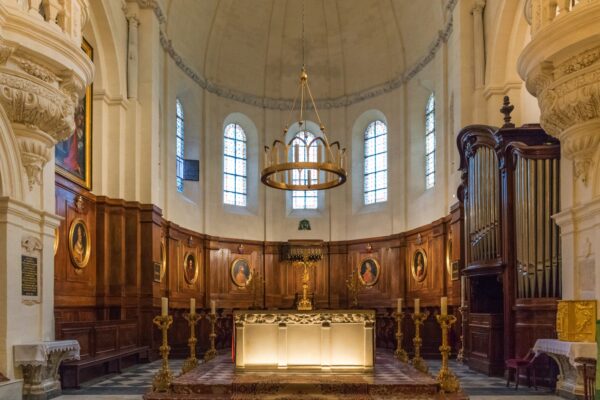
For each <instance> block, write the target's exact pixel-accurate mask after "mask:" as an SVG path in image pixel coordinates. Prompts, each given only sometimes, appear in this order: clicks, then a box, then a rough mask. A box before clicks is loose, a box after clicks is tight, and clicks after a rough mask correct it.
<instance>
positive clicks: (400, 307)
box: [398, 297, 402, 314]
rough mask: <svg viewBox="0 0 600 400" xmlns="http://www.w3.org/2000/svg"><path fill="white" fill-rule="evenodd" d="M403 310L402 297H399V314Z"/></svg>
mask: <svg viewBox="0 0 600 400" xmlns="http://www.w3.org/2000/svg"><path fill="white" fill-rule="evenodd" d="M401 312H402V297H400V298H399V299H398V314H400V313H401Z"/></svg>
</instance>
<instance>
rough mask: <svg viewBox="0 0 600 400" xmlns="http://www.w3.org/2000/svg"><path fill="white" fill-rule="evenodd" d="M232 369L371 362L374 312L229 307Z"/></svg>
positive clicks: (348, 366) (363, 367)
mask: <svg viewBox="0 0 600 400" xmlns="http://www.w3.org/2000/svg"><path fill="white" fill-rule="evenodd" d="M233 318H234V324H235V342H234V343H235V349H234V356H235V367H236V369H237V370H244V369H263V370H288V369H312V370H322V371H329V370H360V371H371V370H372V369H373V365H374V354H375V351H374V346H375V341H374V335H375V330H374V328H375V311H373V310H325V311H302V312H299V311H283V310H276V311H264V310H260V311H235V312H234V314H233Z"/></svg>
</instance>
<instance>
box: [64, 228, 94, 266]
mask: <svg viewBox="0 0 600 400" xmlns="http://www.w3.org/2000/svg"><path fill="white" fill-rule="evenodd" d="M91 250H92V242H91V238H90V232H89V230H88V227H87V225H86V224H85V221H84V220H82V219H81V218H75V219H74V220H73V222H71V227H70V228H69V255H70V256H71V261H73V264H75V267H77V268H79V269H83V268H85V267H86V266H87V264H88V262H89V260H90V253H91Z"/></svg>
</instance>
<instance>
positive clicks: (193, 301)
mask: <svg viewBox="0 0 600 400" xmlns="http://www.w3.org/2000/svg"><path fill="white" fill-rule="evenodd" d="M194 314H196V299H195V298H193V297H192V298H191V299H190V315H194Z"/></svg>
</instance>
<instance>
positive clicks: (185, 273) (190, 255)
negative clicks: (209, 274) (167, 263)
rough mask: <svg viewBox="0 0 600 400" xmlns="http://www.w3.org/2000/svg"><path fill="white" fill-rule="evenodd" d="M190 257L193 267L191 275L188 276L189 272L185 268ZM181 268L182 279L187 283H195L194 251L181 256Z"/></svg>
mask: <svg viewBox="0 0 600 400" xmlns="http://www.w3.org/2000/svg"><path fill="white" fill-rule="evenodd" d="M190 258H191V259H192V261H193V267H194V272H193V276H190V273H189V271H188V270H187V265H188V260H189V259H190ZM182 268H183V279H184V280H185V282H186V283H187V284H188V285H193V284H195V283H196V281H197V280H198V257H196V254H195V253H192V252H187V253H185V256H184V257H183V265H182Z"/></svg>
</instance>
